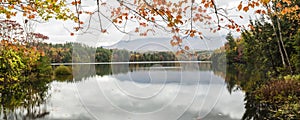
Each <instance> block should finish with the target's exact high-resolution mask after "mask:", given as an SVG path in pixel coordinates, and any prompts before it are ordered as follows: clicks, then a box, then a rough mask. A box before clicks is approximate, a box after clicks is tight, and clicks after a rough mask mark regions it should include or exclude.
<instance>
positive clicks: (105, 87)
mask: <svg viewBox="0 0 300 120" xmlns="http://www.w3.org/2000/svg"><path fill="white" fill-rule="evenodd" d="M115 82H116V83H117V84H122V85H121V86H122V87H125V88H126V91H131V92H133V91H134V92H136V94H140V95H142V94H150V93H151V88H148V89H144V90H137V89H135V88H133V87H132V83H131V82H130V81H119V80H117V79H115V78H113V77H109V76H105V77H91V78H89V79H88V80H87V81H82V82H80V83H78V84H77V87H78V90H79V92H80V97H81V98H82V100H83V103H84V105H85V106H86V107H87V108H88V109H89V110H90V111H92V112H91V113H93V114H94V115H96V117H97V118H99V119H105V120H110V119H111V120H114V119H145V118H147V119H158V120H159V119H171V118H172V119H173V117H174V119H175V117H177V116H176V115H177V114H178V113H180V112H183V110H184V109H183V108H185V107H186V105H187V104H188V101H187V100H189V99H188V98H190V97H191V96H192V95H191V94H193V92H192V91H194V90H193V88H194V87H191V86H190V85H189V86H185V85H182V86H181V89H180V91H179V93H178V94H180V98H176V101H174V102H173V103H172V104H171V105H169V106H167V107H166V108H164V109H165V110H164V111H160V112H158V113H156V114H155V115H154V113H153V114H132V113H127V112H124V111H122V110H120V109H118V108H117V107H116V106H118V107H121V108H123V109H126V110H128V111H139V112H147V111H148V112H149V110H150V111H151V110H156V109H157V108H160V107H161V106H163V105H167V103H169V102H170V101H171V100H172V99H174V97H176V96H175V95H174V94H176V91H178V89H179V86H180V85H178V84H166V85H167V86H166V87H165V88H164V90H163V91H162V92H161V93H160V96H157V97H155V98H153V99H151V100H146V101H139V100H136V99H132V98H128V96H126V95H125V94H124V93H123V92H121V91H119V89H118V88H117V87H116V86H115V85H116V84H115ZM100 84H101V85H100ZM135 84H139V83H135ZM99 85H100V86H101V87H102V88H99ZM151 86H152V87H153V88H155V87H157V86H159V85H151ZM60 87H61V88H67V89H64V90H62V91H61V95H62V96H58V97H61V98H62V99H61V100H63V101H69V102H68V103H67V105H62V106H64V107H65V108H66V112H64V113H65V114H68V112H70V111H72V110H76V111H77V109H78V108H80V109H82V108H81V106H80V105H79V103H78V102H75V103H74V96H73V97H72V92H73V87H74V86H70V85H64V86H60ZM210 87H211V88H209V86H208V85H203V84H202V85H200V88H199V90H198V91H197V93H196V101H195V103H194V104H193V105H192V106H191V107H190V108H189V109H188V110H187V111H186V113H184V115H183V116H182V117H181V119H195V118H197V117H198V115H199V114H200V116H201V115H203V114H207V113H208V112H210V110H212V107H214V109H213V110H212V111H211V113H209V114H208V118H209V116H210V115H217V114H222V115H223V116H226V115H228V116H230V117H232V118H241V116H242V113H243V101H242V100H241V96H242V94H243V93H237V94H236V95H233V96H231V95H230V94H229V93H228V92H227V91H226V92H222V93H223V94H222V95H221V96H220V98H218V94H219V92H220V89H223V88H224V84H215V85H212V86H210ZM100 89H101V90H102V91H101V90H100ZM147 90H148V92H149V91H150V92H149V93H147ZM207 90H210V91H209V95H207V96H206V97H205V93H206V92H207ZM67 94H68V95H67ZM104 94H105V95H106V97H108V98H110V99H109V100H110V101H108V100H107V99H106V98H105V96H104ZM75 99H77V98H76V97H75ZM218 99H219V103H217V104H216V105H215V106H214V103H215V102H216V101H217V100H218ZM214 101H215V102H214ZM111 102H112V103H113V104H114V105H116V106H113V105H112V103H111ZM203 102H205V104H203V105H204V106H202V107H201V105H202V103H203ZM64 103H65V102H64ZM55 104H57V103H55ZM58 106H59V105H58ZM80 109H79V110H78V111H81V110H80ZM199 112H200V113H199ZM70 113H73V112H70ZM74 113H80V112H74ZM81 113H84V114H87V113H85V112H84V111H81ZM53 115H55V114H53ZM170 115H173V116H170ZM202 117H203V116H202ZM206 117H207V116H206ZM70 118H72V117H70ZM220 118H222V116H220Z"/></svg>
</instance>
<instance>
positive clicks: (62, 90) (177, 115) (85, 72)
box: [1, 64, 245, 120]
mask: <svg viewBox="0 0 300 120" xmlns="http://www.w3.org/2000/svg"><path fill="white" fill-rule="evenodd" d="M72 68H73V76H65V77H60V78H56V79H57V80H55V81H50V80H42V79H41V80H40V81H39V80H37V81H31V83H24V84H20V85H18V86H17V87H11V88H4V89H3V91H1V118H3V119H26V118H27V119H38V118H42V119H85V120H88V119H104V120H115V119H157V120H165V119H181V120H190V119H226V120H231V119H241V118H242V116H243V113H244V111H245V110H244V102H243V98H244V93H243V92H242V91H236V92H233V93H231V94H230V93H229V92H228V91H227V90H226V87H227V85H226V82H225V80H224V78H222V76H220V75H215V73H216V72H215V71H213V70H212V68H211V65H210V64H130V65H122V64H119V65H113V66H111V65H74V66H72ZM220 73H221V72H220ZM70 79H73V81H70ZM50 88H51V89H50ZM50 95H51V96H50ZM16 101H17V102H16ZM24 116H25V117H24Z"/></svg>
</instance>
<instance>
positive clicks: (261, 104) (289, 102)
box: [217, 65, 300, 120]
mask: <svg viewBox="0 0 300 120" xmlns="http://www.w3.org/2000/svg"><path fill="white" fill-rule="evenodd" d="M226 71H227V72H226V76H225V77H224V79H225V81H226V83H227V88H228V91H229V92H230V93H231V92H233V91H234V88H236V89H241V90H243V91H245V98H244V100H245V102H246V103H245V108H246V111H245V113H244V116H243V119H246V120H250V119H258V120H260V119H280V118H284V119H288V118H297V117H299V114H300V106H299V105H300V102H299V101H300V100H299V98H300V94H299V93H300V91H299V90H300V87H299V86H300V83H299V82H297V81H295V80H288V81H287V80H283V79H280V80H271V79H269V78H267V77H266V75H265V73H263V72H259V71H258V70H254V69H253V68H252V69H249V68H247V67H245V66H238V67H237V66H230V65H229V66H227V70H226ZM217 72H219V71H217Z"/></svg>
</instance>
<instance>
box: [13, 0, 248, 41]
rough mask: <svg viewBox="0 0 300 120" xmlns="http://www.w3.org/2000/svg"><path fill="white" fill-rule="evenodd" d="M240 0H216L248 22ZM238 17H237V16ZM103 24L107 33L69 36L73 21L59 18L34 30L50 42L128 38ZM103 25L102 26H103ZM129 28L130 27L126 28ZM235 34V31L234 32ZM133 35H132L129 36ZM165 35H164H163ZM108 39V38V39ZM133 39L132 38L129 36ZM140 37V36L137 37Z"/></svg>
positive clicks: (88, 5)
mask: <svg viewBox="0 0 300 120" xmlns="http://www.w3.org/2000/svg"><path fill="white" fill-rule="evenodd" d="M239 2H240V0H217V3H218V5H219V6H221V7H222V8H225V9H231V8H233V7H235V9H232V10H229V11H228V15H229V16H232V15H234V16H236V15H237V14H239V15H243V16H244V19H242V20H241V19H236V20H237V23H239V24H247V23H248V22H249V16H250V15H249V13H252V12H251V11H250V12H248V13H245V12H239V13H238V12H237V10H236V6H237V5H238V4H239ZM83 6H84V7H85V9H86V10H95V9H96V5H95V0H85V2H83ZM19 18H21V17H17V21H19V22H22V21H24V19H23V18H21V19H19ZM237 18H239V17H237ZM86 20H87V18H84V21H86ZM104 24H105V25H106V27H107V30H108V32H109V34H102V33H99V31H96V30H91V31H92V32H93V34H85V35H80V36H77V35H75V36H70V31H72V28H73V27H74V25H75V24H74V23H72V22H71V21H59V20H50V21H49V22H46V23H36V27H35V29H34V30H35V32H39V33H42V34H45V35H47V36H49V38H50V39H49V40H48V42H50V43H65V42H75V41H77V42H83V43H88V44H91V45H97V46H108V45H113V44H115V43H117V42H119V41H120V40H128V35H125V34H122V33H121V32H118V31H117V30H116V29H115V28H114V27H113V26H112V25H110V24H109V22H107V21H106V23H105V22H104ZM105 25H104V26H105ZM92 26H93V27H95V28H97V26H99V23H98V22H97V21H94V22H92ZM128 29H130V28H128ZM228 32H229V31H227V30H221V31H219V32H218V33H217V34H212V33H209V32H206V35H207V36H211V35H212V36H216V35H220V36H224V35H226V34H227V33H228ZM234 34H235V33H234ZM130 37H133V36H130ZM163 37H166V36H163ZM108 39H109V40H108ZM131 39H132V40H133V38H131ZM138 39H140V38H138Z"/></svg>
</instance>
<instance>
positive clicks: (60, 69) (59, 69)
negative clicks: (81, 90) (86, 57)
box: [54, 65, 72, 76]
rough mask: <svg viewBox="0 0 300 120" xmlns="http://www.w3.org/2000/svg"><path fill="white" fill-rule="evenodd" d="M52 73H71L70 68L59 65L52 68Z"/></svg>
mask: <svg viewBox="0 0 300 120" xmlns="http://www.w3.org/2000/svg"><path fill="white" fill-rule="evenodd" d="M54 74H55V76H60V75H72V70H71V69H70V68H69V67H67V66H64V65H60V66H58V67H57V68H56V69H55V70H54Z"/></svg>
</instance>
